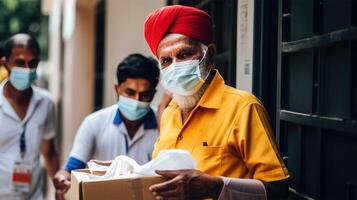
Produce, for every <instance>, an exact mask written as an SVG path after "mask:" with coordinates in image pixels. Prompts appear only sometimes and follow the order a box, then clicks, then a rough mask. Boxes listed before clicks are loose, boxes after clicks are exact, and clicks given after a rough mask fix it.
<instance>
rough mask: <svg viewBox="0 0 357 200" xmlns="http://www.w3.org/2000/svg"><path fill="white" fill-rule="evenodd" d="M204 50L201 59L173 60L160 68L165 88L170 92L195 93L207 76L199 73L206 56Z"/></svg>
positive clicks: (184, 94)
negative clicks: (173, 61)
mask: <svg viewBox="0 0 357 200" xmlns="http://www.w3.org/2000/svg"><path fill="white" fill-rule="evenodd" d="M206 53H207V51H206V52H205V54H204V56H203V58H202V59H201V60H188V61H183V62H175V63H172V64H171V65H169V66H168V67H166V68H165V69H163V70H161V72H162V77H163V79H162V83H163V86H164V88H165V89H167V90H169V91H170V92H172V93H175V94H179V95H183V96H189V95H192V94H195V93H196V92H197V91H198V90H199V89H200V88H201V87H202V85H203V83H204V82H205V80H206V79H207V77H208V74H209V73H207V75H206V76H205V77H202V75H201V68H203V67H204V66H202V61H203V60H204V59H205V58H206Z"/></svg>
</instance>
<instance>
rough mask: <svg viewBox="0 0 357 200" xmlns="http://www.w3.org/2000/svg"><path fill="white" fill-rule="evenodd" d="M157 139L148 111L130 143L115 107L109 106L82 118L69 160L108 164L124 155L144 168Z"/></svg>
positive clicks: (151, 112) (153, 122) (154, 122)
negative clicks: (95, 160) (93, 160)
mask: <svg viewBox="0 0 357 200" xmlns="http://www.w3.org/2000/svg"><path fill="white" fill-rule="evenodd" d="M157 136H158V129H157V124H156V117H155V114H154V112H153V110H152V109H150V111H149V113H148V114H147V115H146V116H145V119H144V123H143V124H142V125H141V126H140V128H139V129H138V131H137V132H136V134H135V136H134V137H133V138H132V139H130V137H129V134H128V131H127V129H126V126H125V124H124V122H123V121H122V119H121V116H120V112H119V109H118V106H117V105H112V106H110V107H107V108H104V109H102V110H99V111H97V112H95V113H93V114H91V115H89V116H88V117H86V118H85V120H84V121H83V122H82V124H81V126H80V128H79V129H78V131H77V135H76V137H75V140H74V144H73V147H72V151H71V153H70V160H71V157H72V158H75V159H77V160H80V161H81V162H83V163H87V162H88V161H89V160H90V159H97V160H112V159H114V158H115V157H116V156H118V155H127V156H129V157H131V158H133V159H134V160H136V161H137V162H138V163H139V164H144V163H146V162H148V161H150V160H151V154H152V151H153V148H154V144H155V142H156V138H157ZM66 168H67V167H66Z"/></svg>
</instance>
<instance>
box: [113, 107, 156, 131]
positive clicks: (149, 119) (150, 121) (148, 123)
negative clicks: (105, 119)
mask: <svg viewBox="0 0 357 200" xmlns="http://www.w3.org/2000/svg"><path fill="white" fill-rule="evenodd" d="M122 122H123V119H122V118H121V116H120V111H119V108H118V109H117V111H116V113H115V116H114V119H113V124H115V125H120V124H121V123H122ZM156 128H157V122H156V117H155V113H154V111H153V110H152V109H151V108H150V110H149V112H148V114H146V116H145V119H144V129H156Z"/></svg>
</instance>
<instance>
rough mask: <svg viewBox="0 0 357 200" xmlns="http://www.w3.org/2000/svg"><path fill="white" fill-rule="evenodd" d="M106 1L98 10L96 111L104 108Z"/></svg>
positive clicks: (100, 4) (101, 2)
mask: <svg viewBox="0 0 357 200" xmlns="http://www.w3.org/2000/svg"><path fill="white" fill-rule="evenodd" d="M104 44H105V0H100V1H98V4H97V9H96V41H95V50H96V52H95V54H96V56H95V58H96V59H95V75H94V76H95V80H94V83H95V84H94V85H95V90H94V109H95V111H97V110H99V109H101V108H102V107H103V84H104V55H105V48H104Z"/></svg>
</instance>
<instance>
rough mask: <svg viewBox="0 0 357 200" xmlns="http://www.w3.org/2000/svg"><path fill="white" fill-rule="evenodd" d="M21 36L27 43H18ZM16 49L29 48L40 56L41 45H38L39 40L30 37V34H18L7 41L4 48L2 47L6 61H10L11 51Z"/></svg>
mask: <svg viewBox="0 0 357 200" xmlns="http://www.w3.org/2000/svg"><path fill="white" fill-rule="evenodd" d="M20 35H21V36H23V37H25V41H24V42H25V43H23V42H22V41H21V42H19V41H17V37H18V36H20ZM14 47H24V48H29V49H31V50H33V53H34V54H35V55H37V56H40V45H39V44H38V42H37V40H35V39H34V38H32V37H31V36H29V35H28V34H22V33H21V34H16V35H14V36H12V37H10V38H9V39H8V40H6V41H5V43H4V46H3V47H2V54H1V56H5V58H6V59H9V58H10V56H11V51H12V49H13V48H14Z"/></svg>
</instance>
